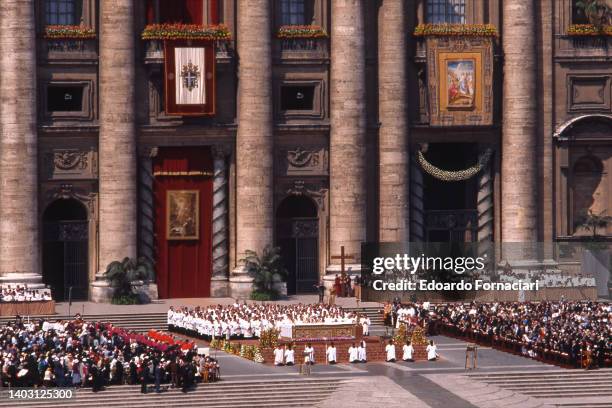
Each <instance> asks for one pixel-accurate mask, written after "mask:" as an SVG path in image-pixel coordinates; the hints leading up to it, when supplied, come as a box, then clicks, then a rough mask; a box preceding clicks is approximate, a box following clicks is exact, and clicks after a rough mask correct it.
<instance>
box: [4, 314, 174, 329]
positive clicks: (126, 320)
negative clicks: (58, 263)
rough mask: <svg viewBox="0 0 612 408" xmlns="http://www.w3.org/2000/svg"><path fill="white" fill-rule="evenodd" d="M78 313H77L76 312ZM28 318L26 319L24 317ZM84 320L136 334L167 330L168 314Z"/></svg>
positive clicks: (67, 317)
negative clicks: (120, 328) (108, 323)
mask: <svg viewBox="0 0 612 408" xmlns="http://www.w3.org/2000/svg"><path fill="white" fill-rule="evenodd" d="M75 313H76V312H75ZM24 318H26V317H24ZM71 318H74V315H73V316H65V315H64V316H63V315H50V316H30V319H50V320H65V319H71ZM83 319H85V320H87V321H90V322H96V321H98V322H110V323H112V324H113V325H115V326H117V327H122V328H124V329H126V330H131V331H136V332H146V331H148V330H150V329H153V330H166V329H167V328H168V326H167V323H166V322H167V315H166V313H142V314H135V313H131V314H130V313H121V314H98V315H85V316H83ZM11 320H14V317H1V318H0V325H4V324H6V323H7V322H8V321H11Z"/></svg>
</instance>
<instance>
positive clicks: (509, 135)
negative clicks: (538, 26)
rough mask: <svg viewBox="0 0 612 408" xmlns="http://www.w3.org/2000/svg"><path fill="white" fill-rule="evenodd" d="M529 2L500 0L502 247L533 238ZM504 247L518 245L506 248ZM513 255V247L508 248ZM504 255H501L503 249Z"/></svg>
mask: <svg viewBox="0 0 612 408" xmlns="http://www.w3.org/2000/svg"><path fill="white" fill-rule="evenodd" d="M534 7H535V2H534V1H533V0H516V1H504V2H503V31H502V32H503V38H502V41H503V51H504V86H503V92H504V104H503V105H504V106H503V130H502V144H503V145H502V169H501V174H502V187H501V190H502V191H501V194H502V197H501V198H502V203H501V205H502V208H501V211H502V214H501V238H502V242H503V243H504V244H505V247H506V248H508V249H510V248H511V247H515V249H518V247H524V250H521V251H520V252H521V253H522V254H519V253H518V252H517V253H516V254H515V255H517V256H519V257H524V256H528V255H527V254H526V253H525V252H524V251H525V250H527V251H528V246H529V243H534V242H535V241H536V239H537V184H536V176H537V166H536V130H537V112H538V110H537V94H536V88H537V87H536V69H537V61H536V44H535V41H536V36H535V35H534V33H535V29H534V25H535V10H534ZM509 243H519V244H518V245H517V244H514V245H513V244H509ZM510 251H511V252H514V250H513V249H511V250H510ZM504 252H507V251H504Z"/></svg>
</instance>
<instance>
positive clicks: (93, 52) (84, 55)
mask: <svg viewBox="0 0 612 408" xmlns="http://www.w3.org/2000/svg"><path fill="white" fill-rule="evenodd" d="M39 44H40V45H39V47H38V54H39V55H38V58H39V60H42V61H75V60H78V61H83V60H96V59H97V58H98V45H97V41H96V40H95V39H42V40H41V41H40V42H39Z"/></svg>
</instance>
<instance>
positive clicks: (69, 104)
mask: <svg viewBox="0 0 612 408" xmlns="http://www.w3.org/2000/svg"><path fill="white" fill-rule="evenodd" d="M82 110H83V86H81V85H49V86H47V111H48V112H79V111H82Z"/></svg>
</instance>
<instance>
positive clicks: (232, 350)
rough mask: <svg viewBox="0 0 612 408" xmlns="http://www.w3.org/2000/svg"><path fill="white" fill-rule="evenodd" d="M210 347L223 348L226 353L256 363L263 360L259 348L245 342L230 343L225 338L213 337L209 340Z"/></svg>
mask: <svg viewBox="0 0 612 408" xmlns="http://www.w3.org/2000/svg"><path fill="white" fill-rule="evenodd" d="M210 347H211V348H213V349H217V350H223V351H225V352H226V353H228V354H234V355H237V356H240V357H242V358H246V359H247V360H251V361H254V362H256V363H263V362H264V357H263V354H262V352H261V348H259V347H257V346H255V345H252V346H249V345H246V344H240V343H238V344H236V343H232V342H229V341H227V340H225V339H213V340H212V341H211V342H210Z"/></svg>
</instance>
